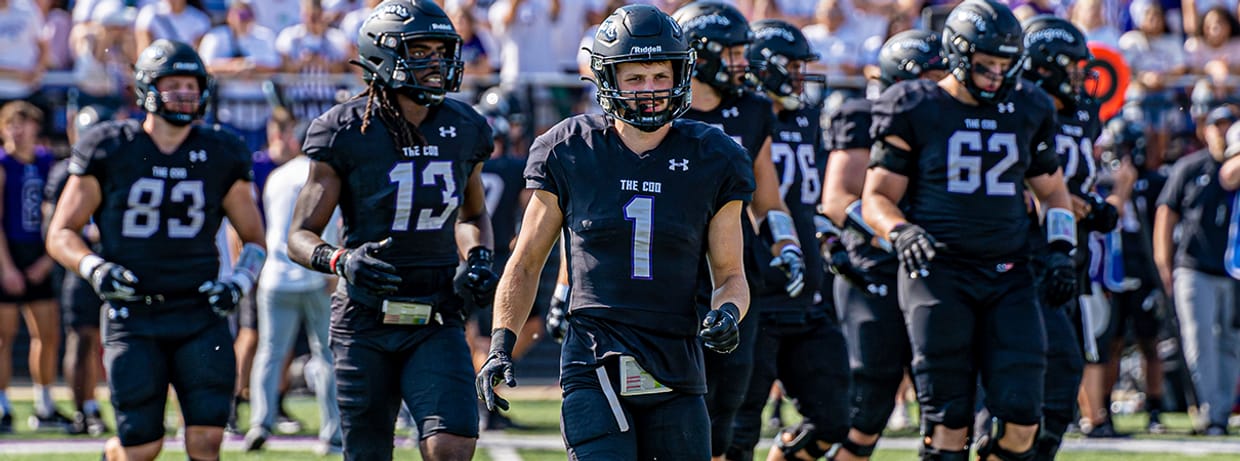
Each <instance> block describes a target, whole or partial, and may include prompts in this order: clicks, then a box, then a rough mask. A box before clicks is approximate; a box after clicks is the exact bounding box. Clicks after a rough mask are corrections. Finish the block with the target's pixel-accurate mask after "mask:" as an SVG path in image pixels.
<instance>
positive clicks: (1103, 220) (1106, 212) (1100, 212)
mask: <svg viewBox="0 0 1240 461" xmlns="http://www.w3.org/2000/svg"><path fill="white" fill-rule="evenodd" d="M1087 200H1089V202H1090V204H1089V213H1088V214H1086V215H1085V218H1084V219H1082V220H1081V225H1083V226H1084V227H1085V229H1088V230H1091V231H1094V232H1102V233H1106V232H1111V231H1112V230H1115V225H1116V224H1119V210H1117V209H1115V206H1114V205H1111V204H1110V203H1107V201H1106V200H1104V199H1103V198H1102V197H1101V196H1099V195H1097V194H1090V195H1089V197H1088V198H1087Z"/></svg>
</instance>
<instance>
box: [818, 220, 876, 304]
mask: <svg viewBox="0 0 1240 461" xmlns="http://www.w3.org/2000/svg"><path fill="white" fill-rule="evenodd" d="M822 259H823V260H824V261H826V263H827V269H828V270H830V271H831V273H832V274H835V275H836V276H837V277H843V278H844V280H845V281H847V282H848V283H851V284H852V285H853V286H855V287H857V288H860V289H861V292H862V293H865V294H866V295H867V296H875V295H882V296H885V295H886V294H885V293H886V291H887V289H886V287H884V286H882V284H880V283H874V282H871V281H870V279H869V278H868V277H866V275H865V273H864V272H862V271H861V270H860V269H858V268H857V266H854V265H853V263H852V258H850V257H849V256H848V248H847V247H845V246H844V242H842V241H840V238H839V237H837V236H834V235H831V236H828V237H826V239H824V240H823V244H822Z"/></svg>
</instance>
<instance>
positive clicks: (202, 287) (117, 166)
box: [47, 40, 266, 460]
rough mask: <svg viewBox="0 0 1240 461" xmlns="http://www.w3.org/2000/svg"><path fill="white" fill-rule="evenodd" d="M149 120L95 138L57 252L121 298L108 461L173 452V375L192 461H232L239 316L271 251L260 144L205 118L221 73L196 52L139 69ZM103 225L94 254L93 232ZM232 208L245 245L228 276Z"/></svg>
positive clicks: (82, 139) (110, 339)
mask: <svg viewBox="0 0 1240 461" xmlns="http://www.w3.org/2000/svg"><path fill="white" fill-rule="evenodd" d="M134 81H135V82H136V93H137V102H138V105H139V106H141V107H142V108H143V109H144V110H145V111H146V112H147V116H146V119H145V120H142V121H139V120H124V121H106V122H100V123H98V124H97V125H96V126H94V127H91V128H90V129H89V130H87V131H86V132H84V133H81V134H80V136H79V138H78V142H77V145H76V146H74V149H73V157H72V161H71V163H70V164H69V173H70V174H71V176H70V178H69V180H68V182H67V183H66V184H65V189H64V192H63V193H62V194H61V196H60V201H59V202H58V203H57V205H56V212H55V214H54V215H53V216H52V220H51V223H50V224H49V229H48V241H47V250H48V253H50V254H51V255H52V257H54V258H56V261H57V262H59V263H60V264H62V265H64V266H65V267H70V268H76V269H77V273H78V274H79V275H81V276H82V277H83V278H85V279H86V280H89V281H90V283H91V285H92V286H93V287H94V288H95V291H96V292H97V293H98V294H99V296H100V297H101V298H103V300H104V301H105V302H107V305H106V307H105V317H106V320H105V323H104V331H105V332H106V333H105V334H104V338H103V349H104V365H105V367H106V370H107V376H108V388H109V390H110V391H111V398H112V406H113V407H114V408H115V409H116V432H117V436H116V437H113V438H112V439H110V440H108V442H107V444H106V447H105V452H106V455H107V458H108V459H113V460H115V459H129V460H134V459H137V460H151V459H155V457H156V456H158V455H159V452H160V449H161V448H163V437H164V408H165V403H166V400H167V397H168V385H169V384H171V385H172V387H173V388H174V389H175V390H176V394H177V396H178V397H179V399H180V408H181V414H182V416H183V417H184V420H185V425H186V429H185V446H186V452H187V454H188V455H189V458H190V459H195V460H214V459H219V450H220V442H221V441H222V438H223V435H224V424H225V422H226V421H227V419H228V409H229V403H230V402H231V401H232V395H233V388H234V385H235V383H236V373H237V369H236V359H235V357H234V355H233V350H232V343H233V339H232V335H231V333H230V332H229V328H228V320H227V319H226V317H227V316H228V315H229V314H230V313H231V312H232V311H233V310H235V309H236V306H237V303H238V302H239V301H240V300H241V297H242V296H244V295H245V294H246V293H247V292H248V291H249V290H250V288H252V287H253V285H254V281H255V280H256V279H257V277H258V273H259V271H260V270H261V269H262V265H263V261H264V259H265V258H266V250H264V247H263V245H264V242H263V224H262V219H261V217H260V214H259V211H258V206H257V205H256V203H255V200H254V193H253V191H254V184H253V180H252V179H253V172H252V170H251V168H250V163H251V158H250V152H249V150H248V149H247V148H246V146H245V144H244V143H242V141H241V139H240V138H238V137H237V136H235V135H231V134H228V132H226V131H224V130H223V129H222V128H220V127H219V126H218V125H216V126H208V125H202V124H196V123H195V122H196V121H197V120H199V119H200V118H201V117H202V114H203V112H204V110H205V109H206V105H207V101H208V100H209V98H210V96H211V95H210V91H211V77H210V76H209V75H208V74H207V71H206V68H205V67H204V66H203V64H202V60H201V59H200V58H199V56H198V53H197V52H195V51H194V48H193V47H191V46H189V45H187V44H185V43H181V42H174V41H169V40H156V41H155V42H153V43H151V45H150V46H148V47H147V48H146V49H145V50H143V51H142V53H141V54H140V55H139V56H138V61H137V63H136V64H135V65H134ZM92 217H93V222H94V224H95V225H97V226H98V228H99V238H100V242H99V245H100V248H101V250H100V251H99V252H98V253H95V252H92V251H91V250H90V248H89V246H88V244H87V242H86V241H85V240H83V238H82V229H83V227H85V226H86V225H87V224H88V223H91V222H92ZM224 217H227V218H228V221H229V222H230V223H231V224H232V226H233V228H234V229H235V230H236V232H237V235H238V236H239V237H240V239H241V241H242V242H244V246H243V248H242V250H241V254H240V256H238V258H237V261H236V263H235V265H234V267H233V268H232V271H231V275H229V276H227V277H226V278H224V279H222V280H217V277H218V274H219V269H220V268H219V266H220V255H219V250H218V249H217V247H216V245H215V236H216V232H217V231H218V229H219V227H220V223H221V221H222V220H223V218H224Z"/></svg>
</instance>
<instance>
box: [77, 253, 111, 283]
mask: <svg viewBox="0 0 1240 461" xmlns="http://www.w3.org/2000/svg"><path fill="white" fill-rule="evenodd" d="M105 262H107V261H104V260H103V258H100V257H99V255H96V254H93V253H92V254H88V255H86V256H83V257H82V259H81V260H79V261H78V275H80V276H82V278H84V279H90V274H92V273H94V272H95V269H98V268H99V266H102V265H103V263H105Z"/></svg>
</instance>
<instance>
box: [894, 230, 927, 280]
mask: <svg viewBox="0 0 1240 461" xmlns="http://www.w3.org/2000/svg"><path fill="white" fill-rule="evenodd" d="M891 234H894V235H890V234H889V235H888V237H889V238H890V239H891V243H892V245H893V246H894V247H895V250H896V257H897V258H899V259H900V265H902V266H904V269H905V270H907V271H908V273H909V278H918V277H929V276H930V261H933V260H934V255H935V247H937V246H938V243H937V242H935V241H934V237H931V236H930V233H929V232H926V230H925V229H922V228H921V226H918V225H916V224H908V223H905V224H900V225H897V226H896V227H895V229H892V230H891Z"/></svg>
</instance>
